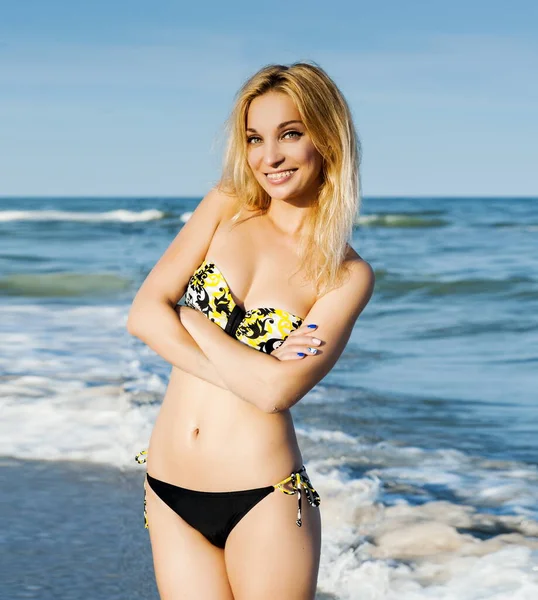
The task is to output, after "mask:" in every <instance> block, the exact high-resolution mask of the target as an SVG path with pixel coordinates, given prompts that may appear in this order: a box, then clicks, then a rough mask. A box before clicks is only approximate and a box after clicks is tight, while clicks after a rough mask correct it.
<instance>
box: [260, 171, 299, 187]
mask: <svg viewBox="0 0 538 600" xmlns="http://www.w3.org/2000/svg"><path fill="white" fill-rule="evenodd" d="M287 171H291V173H290V174H289V175H287V176H286V177H282V179H277V180H271V179H270V178H269V177H267V176H268V175H276V174H277V173H286V172H287ZM296 171H297V169H280V171H271V173H264V175H265V177H266V179H267V181H268V182H269V183H270V184H271V185H282V184H283V183H286V182H287V181H289V180H290V179H291V178H292V177H293V175H294V174H295V172H296Z"/></svg>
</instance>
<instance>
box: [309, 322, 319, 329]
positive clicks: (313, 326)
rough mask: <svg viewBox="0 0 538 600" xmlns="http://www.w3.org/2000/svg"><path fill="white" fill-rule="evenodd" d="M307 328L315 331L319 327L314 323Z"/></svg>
mask: <svg viewBox="0 0 538 600" xmlns="http://www.w3.org/2000/svg"><path fill="white" fill-rule="evenodd" d="M307 327H308V328H309V329H315V328H316V327H317V325H314V324H313V323H311V324H310V325H307Z"/></svg>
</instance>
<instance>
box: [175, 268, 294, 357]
mask: <svg viewBox="0 0 538 600" xmlns="http://www.w3.org/2000/svg"><path fill="white" fill-rule="evenodd" d="M185 304H186V305H187V306H189V307H190V308H194V309H196V310H199V311H200V312H202V313H204V315H205V316H206V317H207V318H208V319H210V320H211V321H213V322H214V323H216V324H217V325H219V326H220V327H221V328H222V329H224V331H225V332H226V333H227V334H229V335H231V336H232V337H234V338H236V339H237V340H239V341H240V342H243V343H244V344H248V345H249V346H252V348H255V349H256V350H260V351H261V352H266V353H267V354H271V352H272V351H273V350H276V348H278V347H279V346H280V345H281V344H282V343H283V342H284V340H285V339H286V338H287V337H288V335H289V334H290V333H291V332H292V331H293V330H295V329H297V327H299V326H300V325H301V323H302V322H303V319H301V317H298V316H297V315H293V314H291V313H289V312H287V311H285V310H282V309H280V308H252V309H250V310H247V311H245V310H243V309H242V308H241V307H240V306H238V305H237V304H236V303H235V302H234V300H233V298H232V294H231V291H230V287H229V286H228V283H227V282H226V279H225V278H224V275H223V274H222V273H221V272H220V270H219V269H218V267H217V266H216V265H215V263H213V262H209V261H207V260H204V262H203V263H202V264H201V265H200V266H199V267H198V269H196V271H195V272H194V273H193V275H192V277H191V278H190V279H189V282H188V284H187V290H186V292H185Z"/></svg>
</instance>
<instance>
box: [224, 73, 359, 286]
mask: <svg viewBox="0 0 538 600" xmlns="http://www.w3.org/2000/svg"><path fill="white" fill-rule="evenodd" d="M270 91H273V92H281V93H284V94H287V95H288V96H289V97H290V98H291V99H292V100H293V101H294V103H295V105H296V106H297V110H298V111H299V114H300V115H301V119H302V121H303V123H304V125H305V127H306V130H307V131H308V134H309V136H310V138H311V139H312V142H313V144H314V146H315V147H316V149H317V150H318V152H319V153H320V155H321V157H322V164H323V166H322V183H321V185H320V188H319V192H318V196H317V200H316V202H314V204H313V205H312V209H311V210H310V211H309V213H308V217H307V221H306V223H305V225H306V226H305V228H304V233H303V235H302V237H301V242H300V247H299V256H300V261H301V268H303V269H304V273H305V275H306V277H307V279H308V280H309V281H311V282H312V283H313V284H314V286H315V289H316V291H317V293H318V294H323V293H325V292H327V291H329V290H330V289H332V288H334V287H338V286H339V285H340V284H341V281H342V275H343V273H342V268H341V267H342V265H343V262H344V259H345V256H346V253H347V244H348V240H349V239H350V237H351V233H352V229H353V224H354V223H355V222H356V218H357V216H358V211H359V206H360V182H359V164H360V143H359V140H358V138H357V134H356V132H355V128H354V125H353V118H352V116H351V111H350V110H349V107H348V105H347V102H346V100H345V98H344V96H343V95H342V93H341V92H340V90H339V89H338V87H337V86H336V84H335V83H334V82H333V80H332V79H331V78H330V77H329V76H328V75H327V74H326V73H325V71H324V70H323V69H321V68H320V67H319V66H317V65H315V64H311V63H303V62H301V63H294V64H292V65H291V66H284V65H268V66H266V67H264V68H262V69H261V70H260V71H258V72H257V73H255V74H254V75H253V76H252V77H251V78H250V79H248V81H247V82H246V83H245V84H244V85H243V87H242V88H241V89H240V90H239V92H238V94H237V96H236V102H235V106H234V108H233V111H232V113H231V115H230V118H229V119H228V145H227V149H226V153H225V158H224V166H223V173H222V178H221V182H220V187H221V188H222V189H223V190H224V191H226V192H227V193H231V194H233V195H234V196H235V197H236V198H237V200H238V202H239V207H240V208H239V210H238V211H237V213H236V214H235V215H234V216H233V220H234V221H237V219H238V218H239V216H240V214H241V213H242V211H243V210H244V209H248V210H259V211H262V212H266V211H267V209H268V208H269V205H270V203H271V198H270V197H269V195H268V194H267V192H266V191H265V190H264V189H263V188H262V187H261V185H260V184H259V183H258V182H257V180H256V178H255V177H254V175H253V173H252V171H251V169H250V167H249V165H248V161H247V142H246V139H247V135H246V125H247V115H248V110H249V107H250V104H251V102H252V101H253V100H254V99H255V98H257V97H258V96H261V95H263V94H265V93H267V92H270Z"/></svg>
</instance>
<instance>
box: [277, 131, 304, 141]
mask: <svg viewBox="0 0 538 600" xmlns="http://www.w3.org/2000/svg"><path fill="white" fill-rule="evenodd" d="M287 136H292V137H291V139H293V138H300V137H302V136H303V134H302V133H301V132H300V131H286V133H285V134H284V135H283V136H282V137H287Z"/></svg>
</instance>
